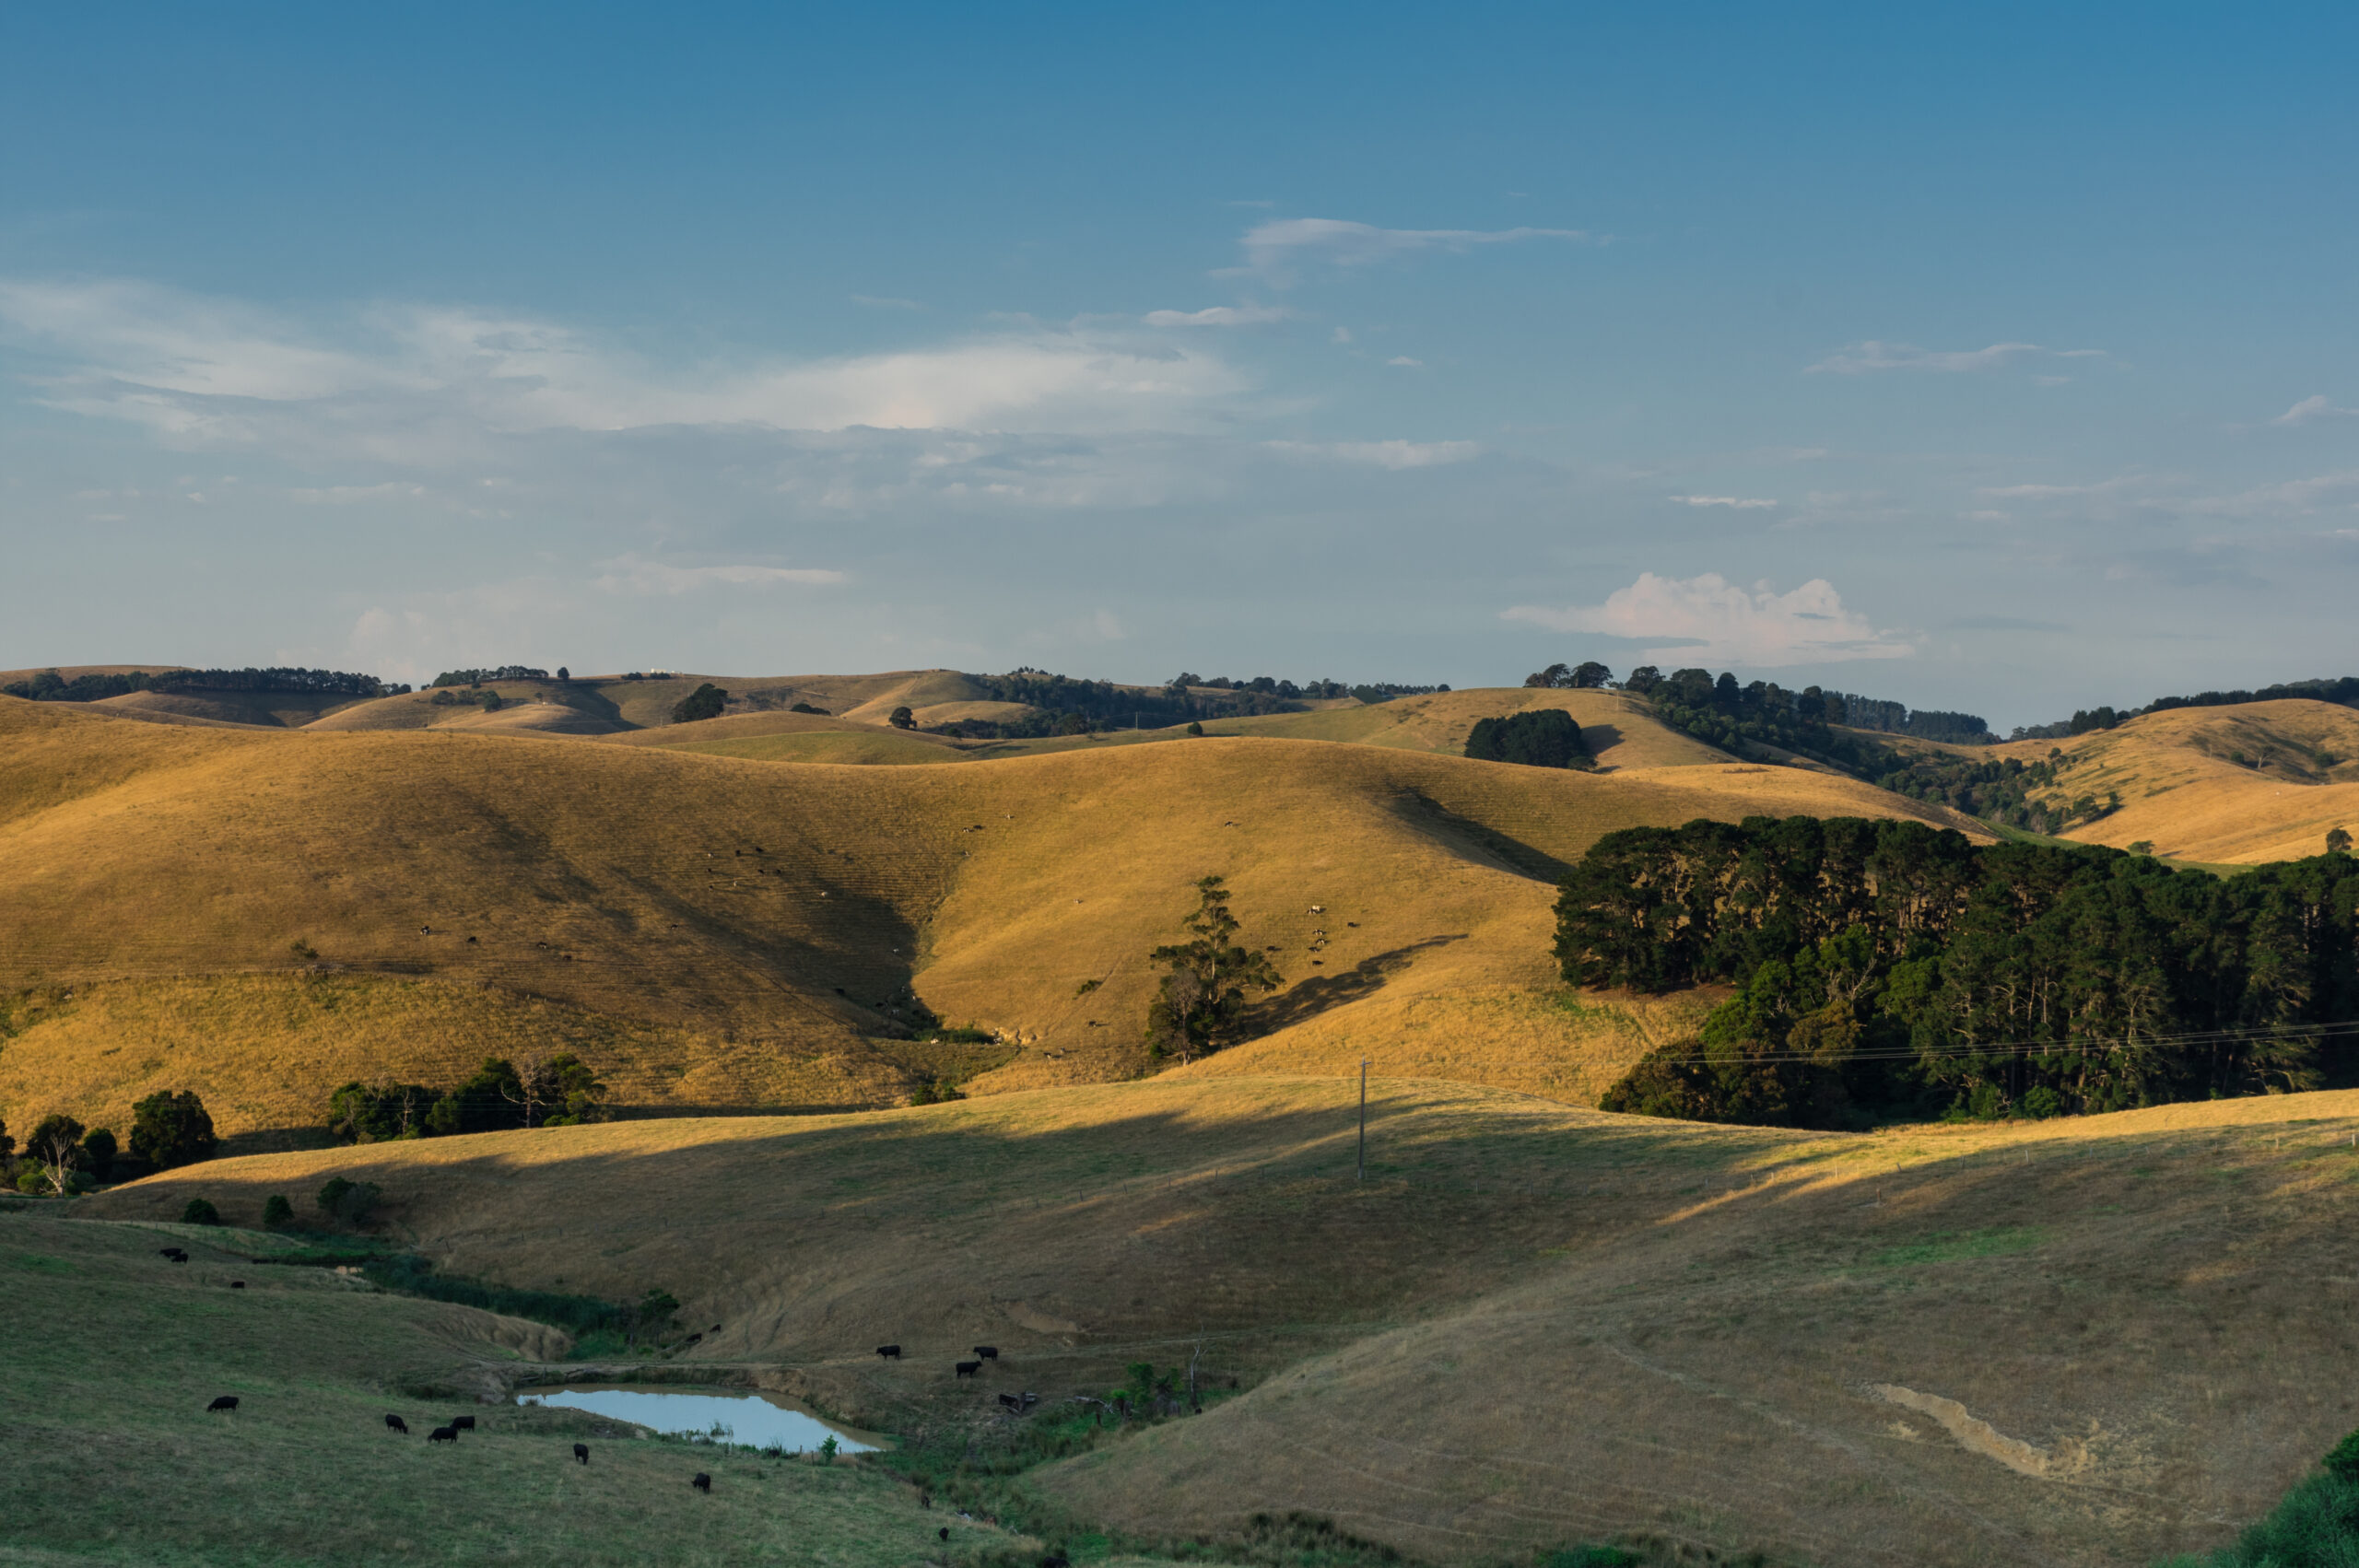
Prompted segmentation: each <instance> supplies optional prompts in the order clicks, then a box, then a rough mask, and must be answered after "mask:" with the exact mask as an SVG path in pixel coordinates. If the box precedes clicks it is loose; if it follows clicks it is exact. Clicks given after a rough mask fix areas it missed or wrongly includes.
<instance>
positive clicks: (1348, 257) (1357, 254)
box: [1241, 217, 1605, 278]
mask: <svg viewBox="0 0 2359 1568" xmlns="http://www.w3.org/2000/svg"><path fill="white" fill-rule="evenodd" d="M1523 240H1565V241H1568V242H1570V243H1573V244H1580V245H1594V244H1602V243H1604V242H1605V237H1604V236H1602V235H1592V234H1590V233H1588V232H1586V231H1584V230H1581V229H1578V228H1496V229H1482V228H1377V227H1376V226H1375V225H1373V224H1367V223H1350V222H1346V221H1344V219H1341V218H1332V217H1282V218H1274V219H1273V220H1272V221H1270V222H1268V223H1264V224H1260V225H1257V226H1255V227H1254V228H1250V229H1249V230H1247V231H1246V234H1245V238H1244V240H1242V241H1241V243H1242V244H1243V246H1244V248H1245V268H1246V270H1247V271H1250V272H1254V273H1259V274H1262V275H1264V276H1266V277H1271V278H1283V277H1285V276H1287V275H1291V273H1292V272H1293V270H1294V269H1295V268H1296V267H1297V265H1300V264H1304V263H1312V262H1323V263H1328V264H1330V265H1332V266H1339V267H1362V266H1371V265H1374V264H1375V263H1379V262H1386V261H1391V260H1394V259H1396V258H1398V257H1401V256H1408V255H1414V254H1417V253H1419V252H1430V251H1443V252H1456V253H1459V254H1463V253H1465V252H1469V251H1472V250H1474V249H1475V248H1477V247H1478V246H1484V245H1512V244H1516V243H1519V242H1520V241H1523Z"/></svg>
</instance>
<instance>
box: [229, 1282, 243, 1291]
mask: <svg viewBox="0 0 2359 1568" xmlns="http://www.w3.org/2000/svg"><path fill="white" fill-rule="evenodd" d="M229 1288H230V1289H231V1290H233V1291H242V1290H244V1289H245V1288H246V1282H245V1281H243V1280H232V1281H229Z"/></svg>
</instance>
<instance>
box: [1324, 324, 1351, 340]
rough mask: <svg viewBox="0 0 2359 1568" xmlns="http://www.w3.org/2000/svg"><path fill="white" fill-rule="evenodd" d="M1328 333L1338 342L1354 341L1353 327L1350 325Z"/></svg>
mask: <svg viewBox="0 0 2359 1568" xmlns="http://www.w3.org/2000/svg"><path fill="white" fill-rule="evenodd" d="M1328 335H1329V336H1330V337H1331V338H1332V340H1333V341H1335V342H1337V343H1349V342H1351V341H1352V329H1351V328H1349V327H1337V328H1336V329H1335V330H1334V331H1333V332H1332V333H1329V334H1328Z"/></svg>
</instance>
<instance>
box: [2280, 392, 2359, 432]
mask: <svg viewBox="0 0 2359 1568" xmlns="http://www.w3.org/2000/svg"><path fill="white" fill-rule="evenodd" d="M2313 419H2359V408H2338V407H2336V406H2335V405H2334V404H2331V403H2329V402H2328V401H2327V400H2326V395H2325V394H2324V393H2323V392H2321V393H2319V394H2318V395H2317V396H2315V397H2306V398H2304V399H2303V400H2302V401H2301V402H2299V403H2297V404H2294V406H2293V407H2291V408H2289V409H2287V410H2286V411H2285V412H2284V413H2283V414H2281V415H2278V416H2277V417H2276V418H2274V419H2271V421H2270V423H2271V425H2306V424H2308V423H2309V422H2310V421H2311V420H2313Z"/></svg>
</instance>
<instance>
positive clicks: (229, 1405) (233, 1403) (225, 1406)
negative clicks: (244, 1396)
mask: <svg viewBox="0 0 2359 1568" xmlns="http://www.w3.org/2000/svg"><path fill="white" fill-rule="evenodd" d="M237 1408H238V1396H236V1395H235V1394H224V1395H222V1396H221V1397H220V1398H217V1399H216V1400H214V1401H213V1402H212V1403H211V1404H209V1405H207V1406H205V1410H206V1412H207V1413H208V1414H209V1413H211V1412H212V1411H214V1410H236V1409H237Z"/></svg>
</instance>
